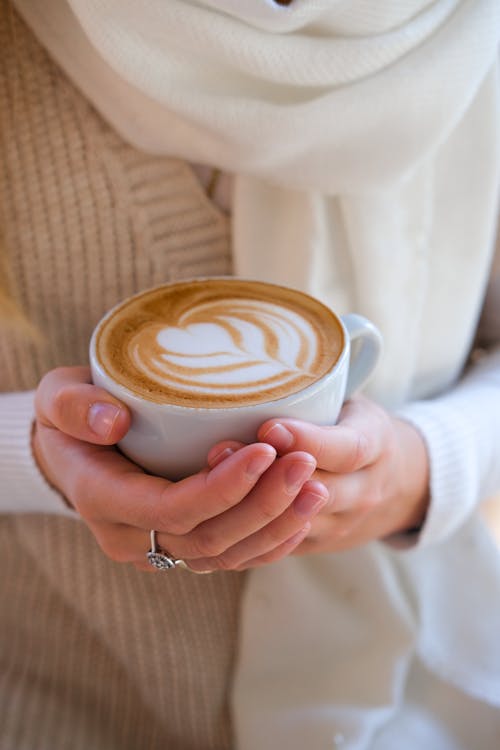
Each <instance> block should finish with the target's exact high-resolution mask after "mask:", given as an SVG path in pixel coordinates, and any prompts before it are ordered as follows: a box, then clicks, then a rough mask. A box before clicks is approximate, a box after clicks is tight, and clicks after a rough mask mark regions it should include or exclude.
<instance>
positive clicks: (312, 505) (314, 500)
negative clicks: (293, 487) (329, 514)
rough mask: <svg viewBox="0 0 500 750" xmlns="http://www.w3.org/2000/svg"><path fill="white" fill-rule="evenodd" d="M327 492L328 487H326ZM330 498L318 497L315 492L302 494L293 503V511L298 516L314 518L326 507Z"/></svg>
mask: <svg viewBox="0 0 500 750" xmlns="http://www.w3.org/2000/svg"><path fill="white" fill-rule="evenodd" d="M325 491H326V487H325ZM327 500H328V497H325V495H316V494H315V493H314V492H301V494H300V495H299V496H298V498H297V499H296V500H294V502H293V509H294V511H295V513H296V514H297V515H298V516H304V517H305V518H307V517H308V516H312V515H314V514H315V513H317V512H318V511H319V510H321V508H322V507H323V506H324V505H326V501H327Z"/></svg>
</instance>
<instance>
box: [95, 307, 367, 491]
mask: <svg viewBox="0 0 500 750" xmlns="http://www.w3.org/2000/svg"><path fill="white" fill-rule="evenodd" d="M120 304H122V303H120ZM112 312H113V311H112V310H111V311H110V312H109V313H108V314H107V315H106V316H104V318H103V319H102V320H101V322H100V323H99V324H98V325H97V327H96V330H95V331H94V334H93V336H92V340H91V343H90V366H91V371H92V379H93V382H94V383H95V385H98V386H101V387H102V388H104V389H105V390H107V391H108V392H109V393H111V394H112V395H113V396H115V397H116V398H118V399H119V400H120V401H122V402H123V403H124V404H126V405H127V406H128V408H129V410H130V413H131V416H132V421H131V427H130V429H129V431H128V432H127V434H126V435H125V437H124V438H123V440H121V441H120V443H119V447H120V449H121V450H122V451H123V453H124V454H125V455H126V456H128V458H130V459H131V460H132V461H134V462H135V463H137V464H139V465H140V466H142V467H143V468H144V469H146V470H147V471H148V472H151V473H152V474H157V475H159V476H164V477H167V478H169V479H172V480H177V479H181V478H183V477H186V476H188V475H190V474H193V473H195V472H197V471H199V470H200V469H202V468H203V467H204V466H206V458H207V454H208V451H209V450H210V448H211V447H212V446H213V445H214V444H215V443H218V442H219V441H221V440H239V441H241V442H244V443H250V442H253V441H255V440H256V434H257V429H258V428H259V426H260V425H261V424H262V423H263V422H265V421H266V420H267V419H271V418H274V417H278V418H279V417H292V418H294V419H301V420H305V421H307V422H313V423H315V424H318V425H332V424H335V422H336V421H337V419H338V416H339V413H340V410H341V408H342V405H343V403H344V401H345V400H346V399H347V398H349V397H350V396H351V395H352V394H353V393H354V391H356V390H358V389H359V388H361V387H362V386H363V385H364V384H365V383H366V381H367V380H368V378H369V376H370V375H371V373H372V371H373V369H374V367H375V365H376V363H377V361H378V359H379V356H380V352H381V345H382V339H381V335H380V333H379V331H378V329H377V328H376V327H375V326H374V325H373V324H372V323H371V322H370V321H369V320H367V319H366V318H364V317H362V316H360V315H355V314H348V315H343V316H337V315H335V317H336V318H337V320H338V321H339V323H340V326H341V328H342V331H343V347H342V351H341V354H340V356H339V358H338V360H337V361H336V363H335V365H334V366H333V367H332V369H331V370H329V371H328V372H327V373H326V374H325V375H323V376H322V377H321V378H319V379H318V380H317V381H315V382H314V383H312V384H311V385H309V386H307V387H305V388H304V389H303V390H301V391H299V392H297V393H293V394H290V395H288V396H285V397H283V398H279V399H276V400H274V401H269V402H266V403H259V404H250V405H246V406H236V407H233V406H231V407H217V408H198V407H192V406H191V407H190V406H179V405H175V404H168V403H157V402H153V401H148V400H146V399H145V398H144V397H142V396H139V395H137V394H135V393H133V392H132V391H131V390H129V389H128V388H126V387H124V386H123V385H121V384H120V383H118V382H116V380H114V379H113V378H111V377H110V375H109V374H108V373H107V372H106V371H105V370H104V368H103V367H102V366H101V364H100V363H99V360H98V357H97V355H96V348H95V347H96V338H97V331H98V329H99V327H100V325H102V323H103V322H105V320H106V318H107V317H108V316H109V315H110V314H111V313H112ZM353 344H354V346H353Z"/></svg>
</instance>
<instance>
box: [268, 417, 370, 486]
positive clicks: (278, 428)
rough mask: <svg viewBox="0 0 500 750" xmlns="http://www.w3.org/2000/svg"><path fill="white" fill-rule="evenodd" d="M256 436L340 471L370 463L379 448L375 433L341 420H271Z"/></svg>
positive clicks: (326, 468)
mask: <svg viewBox="0 0 500 750" xmlns="http://www.w3.org/2000/svg"><path fill="white" fill-rule="evenodd" d="M258 437H259V440H262V442H265V443H268V444H269V445H272V446H273V447H274V448H275V449H276V451H277V452H278V454H279V455H284V454H286V453H288V452H289V451H291V450H293V451H295V450H301V451H306V452H307V453H310V454H311V455H313V456H314V457H315V458H316V460H317V462H318V468H320V469H324V470H325V471H330V472H335V473H342V474H343V473H347V472H354V471H358V470H359V469H361V468H363V467H365V466H369V465H370V464H371V463H373V462H374V461H375V460H376V459H377V457H378V455H379V452H380V446H379V441H378V439H377V438H376V436H375V435H373V436H372V435H371V434H369V433H368V432H367V431H363V430H361V429H359V428H356V427H353V426H351V425H349V424H343V423H339V424H338V425H334V426H331V427H330V426H328V427H320V426H317V425H313V424H310V423H308V422H300V421H298V420H292V419H280V420H270V421H268V422H265V423H264V424H263V425H262V426H261V428H260V429H259V432H258Z"/></svg>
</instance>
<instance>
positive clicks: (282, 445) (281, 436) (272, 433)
mask: <svg viewBox="0 0 500 750" xmlns="http://www.w3.org/2000/svg"><path fill="white" fill-rule="evenodd" d="M262 441H263V442H264V443H270V444H271V445H272V446H273V447H274V448H276V450H278V451H280V453H282V452H284V451H286V450H288V449H289V448H291V446H292V445H293V441H294V437H293V435H292V433H291V432H290V430H287V428H286V427H284V425H282V424H279V423H278V424H274V425H273V426H272V427H271V428H270V429H269V430H267V432H265V433H264V435H262Z"/></svg>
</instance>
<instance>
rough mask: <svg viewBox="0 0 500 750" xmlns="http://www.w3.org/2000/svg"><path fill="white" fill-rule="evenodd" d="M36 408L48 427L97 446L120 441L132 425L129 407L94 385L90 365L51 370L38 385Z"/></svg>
mask: <svg viewBox="0 0 500 750" xmlns="http://www.w3.org/2000/svg"><path fill="white" fill-rule="evenodd" d="M35 409H36V414H37V419H38V420H39V421H40V422H42V424H44V425H45V426H48V427H55V428H56V429H58V430H60V431H61V432H64V433H65V434H66V435H71V437H74V438H77V439H78V440H85V441H87V442H89V443H95V444H97V445H112V444H114V443H117V442H118V441H119V440H121V438H122V437H123V436H124V435H125V433H126V432H127V430H128V429H129V426H130V415H129V412H128V409H127V408H126V406H125V405H124V404H122V403H121V402H120V401H118V399H116V398H114V397H113V396H111V395H110V394H109V393H108V392H107V391H105V390H104V389H102V388H98V387H97V386H95V385H92V384H91V380H90V369H89V368H88V367H60V368H57V369H55V370H51V371H50V372H48V373H47V374H46V375H45V376H44V377H43V378H42V380H41V381H40V384H39V386H38V389H37V392H36V396H35Z"/></svg>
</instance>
